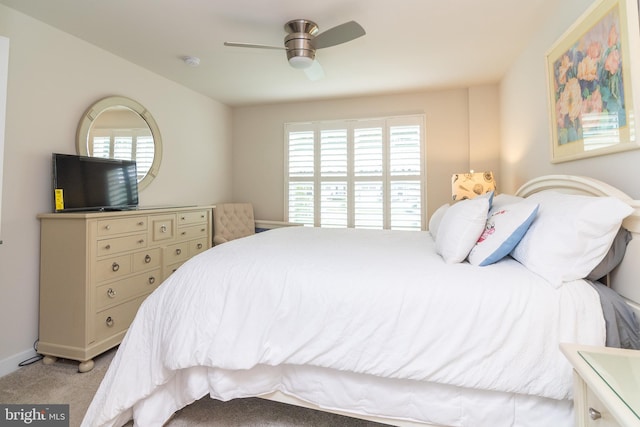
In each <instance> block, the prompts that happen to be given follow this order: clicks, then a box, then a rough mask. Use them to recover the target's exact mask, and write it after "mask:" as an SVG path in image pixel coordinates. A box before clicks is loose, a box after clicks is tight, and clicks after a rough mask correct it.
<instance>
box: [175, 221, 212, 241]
mask: <svg viewBox="0 0 640 427" xmlns="http://www.w3.org/2000/svg"><path fill="white" fill-rule="evenodd" d="M206 236H207V224H200V225H191V226H189V227H180V228H178V240H191V239H196V238H198V237H206Z"/></svg>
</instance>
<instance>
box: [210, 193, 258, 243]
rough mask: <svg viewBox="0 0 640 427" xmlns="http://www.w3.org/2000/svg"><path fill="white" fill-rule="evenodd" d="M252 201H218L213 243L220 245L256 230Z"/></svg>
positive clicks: (215, 211)
mask: <svg viewBox="0 0 640 427" xmlns="http://www.w3.org/2000/svg"><path fill="white" fill-rule="evenodd" d="M255 230H256V226H255V219H254V217H253V205H252V204H251V203H217V204H216V206H215V208H214V209H213V244H214V245H219V244H221V243H225V242H228V241H230V240H233V239H238V238H240V237H246V236H250V235H252V234H254V233H255V232H256V231H255Z"/></svg>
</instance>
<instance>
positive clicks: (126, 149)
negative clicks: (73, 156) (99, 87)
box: [76, 96, 162, 190]
mask: <svg viewBox="0 0 640 427" xmlns="http://www.w3.org/2000/svg"><path fill="white" fill-rule="evenodd" d="M76 148H77V151H78V154H79V155H82V156H91V157H103V158H110V159H122V160H135V161H136V164H137V168H138V189H139V190H142V189H143V188H145V187H146V186H147V185H149V184H150V183H151V181H152V180H153V178H155V176H156V175H157V174H158V169H160V161H161V160H162V140H161V138H160V129H159V128H158V125H157V124H156V122H155V120H154V119H153V117H152V116H151V113H149V112H148V111H147V109H146V108H144V107H143V106H142V105H140V104H139V103H138V102H136V101H134V100H132V99H129V98H125V97H123V96H110V97H108V98H104V99H101V100H100V101H98V102H96V103H95V104H93V105H92V106H91V107H89V109H88V110H87V111H86V112H85V113H84V115H83V116H82V119H81V120H80V125H79V126H78V134H77V136H76Z"/></svg>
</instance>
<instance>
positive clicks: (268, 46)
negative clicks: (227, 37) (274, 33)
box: [224, 42, 285, 50]
mask: <svg viewBox="0 0 640 427" xmlns="http://www.w3.org/2000/svg"><path fill="white" fill-rule="evenodd" d="M224 45H225V46H231V47H250V48H255V49H277V50H285V48H284V47H282V46H270V45H268V44H254V43H237V42H224Z"/></svg>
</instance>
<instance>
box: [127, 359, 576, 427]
mask: <svg viewBox="0 0 640 427" xmlns="http://www.w3.org/2000/svg"><path fill="white" fill-rule="evenodd" d="M205 371H206V372H205ZM181 376H182V377H183V380H184V381H187V382H189V383H190V385H191V387H187V388H183V390H186V389H190V390H191V391H192V394H191V395H183V396H182V397H183V399H185V400H184V401H183V402H182V403H180V402H176V401H175V399H176V395H175V394H173V395H169V394H168V393H167V391H166V390H165V389H162V391H161V392H159V393H155V394H154V395H153V397H152V398H151V399H147V400H146V401H145V402H144V404H143V405H142V406H140V407H136V408H134V411H135V412H136V417H137V422H138V423H139V425H153V424H154V423H155V422H160V421H161V420H162V419H165V417H166V416H170V414H171V413H172V412H173V410H174V409H173V408H174V407H176V406H182V405H184V404H188V403H192V402H194V401H195V400H198V399H199V398H201V397H204V396H206V395H207V394H210V395H211V397H212V398H214V399H218V400H223V401H228V400H231V399H236V398H244V397H256V396H257V397H264V398H266V399H269V400H276V401H280V402H285V403H293V404H298V405H300V406H305V407H308V408H317V409H320V410H323V411H327V412H332V413H339V414H343V415H347V416H354V417H356V418H363V419H369V420H374V421H379V422H386V423H388V424H391V425H437V426H448V427H470V426H478V427H482V426H495V427H500V426H518V427H546V426H554V427H571V426H573V425H574V418H573V417H574V416H573V402H572V401H571V400H555V399H549V398H543V397H537V396H528V395H522V394H515V393H504V392H498V391H484V390H475V389H468V388H461V387H455V386H449V385H443V384H436V383H426V382H419V381H412V380H400V379H382V378H378V377H373V376H369V375H363V374H354V373H349V372H341V373H340V375H336V374H335V372H332V371H331V370H330V369H326V368H315V367H309V366H279V367H271V366H266V365H260V366H257V367H255V368H253V369H250V370H245V371H227V370H221V369H205V368H202V367H195V368H188V369H185V370H182V372H181ZM194 383H198V387H193V386H194V385H195V384H194ZM296 385H297V386H296ZM196 390H197V391H196ZM210 390H211V391H210ZM174 393H175V390H174ZM345 407H348V408H352V409H350V410H349V411H345V410H344V409H343V408H345ZM177 409H178V408H176V409H175V410H177ZM163 413H164V414H166V415H162V414H163ZM147 416H152V418H147ZM154 416H159V418H155V417H154Z"/></svg>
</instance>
